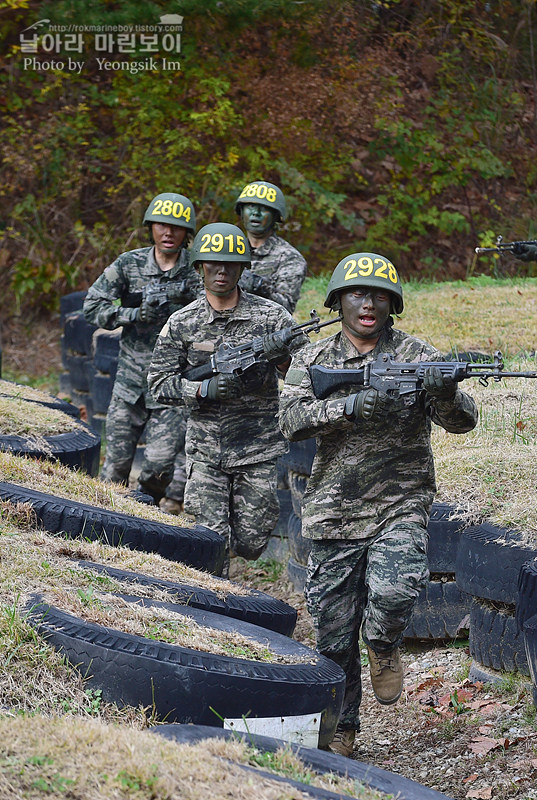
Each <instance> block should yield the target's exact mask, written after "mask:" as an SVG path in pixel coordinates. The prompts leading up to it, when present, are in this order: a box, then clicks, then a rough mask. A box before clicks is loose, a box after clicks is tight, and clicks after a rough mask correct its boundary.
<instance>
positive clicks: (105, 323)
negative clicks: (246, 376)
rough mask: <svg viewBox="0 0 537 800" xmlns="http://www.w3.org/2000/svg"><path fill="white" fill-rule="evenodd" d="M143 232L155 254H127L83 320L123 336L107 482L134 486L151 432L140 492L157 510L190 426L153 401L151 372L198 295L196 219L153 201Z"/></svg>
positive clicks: (170, 202)
mask: <svg viewBox="0 0 537 800" xmlns="http://www.w3.org/2000/svg"><path fill="white" fill-rule="evenodd" d="M143 224H144V225H146V226H147V227H148V229H149V233H150V239H151V242H152V246H149V247H141V248H139V249H137V250H130V251H128V252H126V253H122V254H121V255H120V256H118V258H116V260H115V261H114V262H113V263H112V264H111V265H110V266H109V267H107V268H106V269H105V271H104V272H103V274H102V275H101V276H100V277H99V278H97V280H96V281H95V283H94V284H93V285H92V286H91V287H90V288H89V289H88V293H87V295H86V299H85V301H84V315H85V317H86V319H87V320H88V321H89V322H92V323H93V324H95V325H98V326H99V327H101V328H106V329H108V330H113V329H114V328H118V327H120V326H121V327H122V328H123V330H122V333H121V345H120V353H119V359H118V368H117V375H116V379H115V381H114V388H113V392H112V399H111V401H110V405H109V408H108V413H107V417H106V458H105V462H104V465H103V469H102V473H101V476H102V478H103V479H104V480H109V481H114V482H117V483H124V484H127V483H128V480H129V474H130V471H131V467H132V462H133V459H134V455H135V452H136V445H137V443H138V440H139V439H140V436H141V434H142V432H143V430H144V427H145V433H146V446H145V454H144V459H143V462H142V465H141V471H140V475H139V478H138V487H137V488H138V489H139V490H141V491H143V492H145V493H146V494H150V495H151V496H152V497H153V499H154V500H155V502H157V503H158V502H159V501H160V500H161V499H162V498H163V496H164V492H165V490H166V487H167V486H168V484H169V483H170V481H171V478H172V475H173V470H174V459H175V456H176V454H177V453H179V454H180V453H181V449H182V448H183V447H184V445H183V441H184V431H185V425H186V423H185V419H184V414H182V413H181V411H179V410H177V409H170V408H168V407H167V406H162V405H160V404H159V403H156V402H155V401H154V400H153V398H152V397H151V395H150V393H149V390H148V388H147V370H148V368H149V364H150V361H151V355H152V352H153V347H154V345H155V342H156V340H157V336H158V334H159V331H160V329H161V328H162V326H163V324H164V322H165V321H166V319H167V318H168V316H169V315H170V314H171V313H172V312H173V311H176V310H177V309H179V308H181V307H182V306H184V305H186V304H188V303H190V302H191V301H192V300H193V299H194V298H195V297H196V296H197V294H198V293H199V291H200V284H199V279H198V276H197V275H196V273H195V272H194V271H193V270H192V268H191V267H190V266H189V263H188V254H187V250H186V247H187V244H188V242H189V239H190V237H191V235H192V234H194V233H195V230H196V215H195V212H194V207H193V205H192V203H191V202H190V200H189V199H188V198H187V197H184V196H183V195H181V194H177V193H175V192H165V193H163V194H159V195H157V196H156V197H154V198H153V199H152V200H151V202H150V204H149V206H148V207H147V210H146V212H145V215H144V220H143ZM148 289H149V290H150V291H148ZM179 458H180V455H179ZM183 460H184V453H183Z"/></svg>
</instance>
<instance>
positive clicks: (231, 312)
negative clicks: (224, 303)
mask: <svg viewBox="0 0 537 800" xmlns="http://www.w3.org/2000/svg"><path fill="white" fill-rule="evenodd" d="M204 300H205V309H206V311H207V319H208V321H209V322H213V321H214V320H215V319H218V318H220V319H221V318H222V317H225V318H228V317H233V319H240V320H243V319H244V320H248V319H250V317H251V314H250V313H248V307H249V305H250V303H249V301H248V299H247V297H245V295H244V293H243V292H241V290H240V289H239V301H238V303H237V305H236V306H234V307H233V308H226V309H224V310H223V311H217V310H216V309H215V308H213V307H212V305H211V304H210V303H209V301H208V300H207V295H205V297H204Z"/></svg>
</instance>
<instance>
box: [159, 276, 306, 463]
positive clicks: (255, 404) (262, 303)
mask: <svg viewBox="0 0 537 800" xmlns="http://www.w3.org/2000/svg"><path fill="white" fill-rule="evenodd" d="M293 324H295V323H294V320H293V318H292V317H291V315H290V314H289V312H288V311H286V310H285V309H284V308H282V307H281V306H279V305H277V304H276V303H273V302H272V301H271V300H265V299H264V298H261V297H257V296H256V295H253V294H249V293H247V292H241V293H240V297H239V302H238V303H237V305H236V306H235V308H233V309H230V310H227V311H215V310H214V309H213V308H212V306H211V305H210V304H209V303H208V302H207V299H206V297H205V296H203V297H200V298H198V299H197V300H195V301H194V302H193V303H191V304H190V305H189V306H187V307H186V308H183V309H182V310H181V311H177V312H176V313H175V314H173V315H172V316H171V317H170V319H169V320H168V322H167V323H166V325H165V326H164V328H163V329H162V331H161V333H160V336H159V338H158V341H157V344H156V347H155V352H154V354H153V360H152V362H151V367H150V369H149V375H148V383H149V386H150V388H151V391H152V392H153V397H154V399H155V400H156V401H157V402H158V403H164V404H167V405H185V406H186V407H187V408H188V411H189V419H188V423H187V433H186V446H185V452H186V455H187V457H188V458H189V459H190V460H191V461H205V462H210V463H213V464H217V465H218V466H220V467H222V468H223V469H229V468H233V467H237V466H241V465H245V464H255V463H257V462H259V461H268V460H269V459H272V458H276V457H277V456H279V455H281V454H282V453H285V451H286V449H287V443H286V442H285V439H284V438H283V436H282V435H281V433H280V431H279V428H278V421H277V415H278V373H277V370H276V368H275V367H273V366H271V365H270V364H268V363H265V364H257V365H254V366H252V367H250V368H249V369H248V370H247V371H246V372H245V373H244V376H243V382H244V387H245V388H244V394H243V396H242V397H239V398H237V399H234V400H229V401H227V402H225V403H219V402H210V401H206V400H202V401H198V399H197V397H196V393H197V391H198V388H199V386H200V382H199V381H188V380H185V379H184V378H182V377H181V374H182V373H183V372H185V371H186V370H187V369H189V368H190V367H197V366H199V365H201V364H204V363H205V362H207V361H208V359H209V357H210V355H211V354H212V353H213V352H214V351H215V349H216V348H217V347H218V346H219V345H220V344H221V343H222V342H223V341H225V342H228V343H229V344H231V345H238V344H241V343H245V342H248V341H250V340H251V339H253V338H254V337H256V336H262V335H264V334H266V333H272V332H273V331H277V330H280V329H281V328H285V327H288V326H290V325H293ZM306 341H307V339H306V337H305V336H302V337H297V339H295V340H294V343H293V345H292V347H293V349H295V348H298V347H300V346H301V345H303V344H304V343H305V342H306Z"/></svg>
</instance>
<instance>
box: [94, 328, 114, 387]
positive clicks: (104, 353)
mask: <svg viewBox="0 0 537 800" xmlns="http://www.w3.org/2000/svg"><path fill="white" fill-rule="evenodd" d="M120 341H121V330H119V329H118V330H115V331H107V330H105V329H104V328H98V329H97V330H96V331H95V333H94V334H93V345H92V352H93V363H94V364H95V369H97V370H99V372H104V373H106V374H108V375H110V376H111V378H112V379H114V378H115V377H116V372H117V362H118V358H119V345H120Z"/></svg>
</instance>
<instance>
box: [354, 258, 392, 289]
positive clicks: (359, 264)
mask: <svg viewBox="0 0 537 800" xmlns="http://www.w3.org/2000/svg"><path fill="white" fill-rule="evenodd" d="M343 270H344V272H345V280H346V281H350V280H353V279H354V278H371V277H375V278H384V280H390V281H391V282H392V283H397V280H398V278H397V272H396V270H395V267H394V265H393V264H392V263H391V261H386V260H385V259H383V258H375V259H374V260H373V259H372V258H369V256H364V257H363V258H359V259H358V260H356V259H354V258H351V259H349V261H347V262H346V263H345V264H344V265H343Z"/></svg>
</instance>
